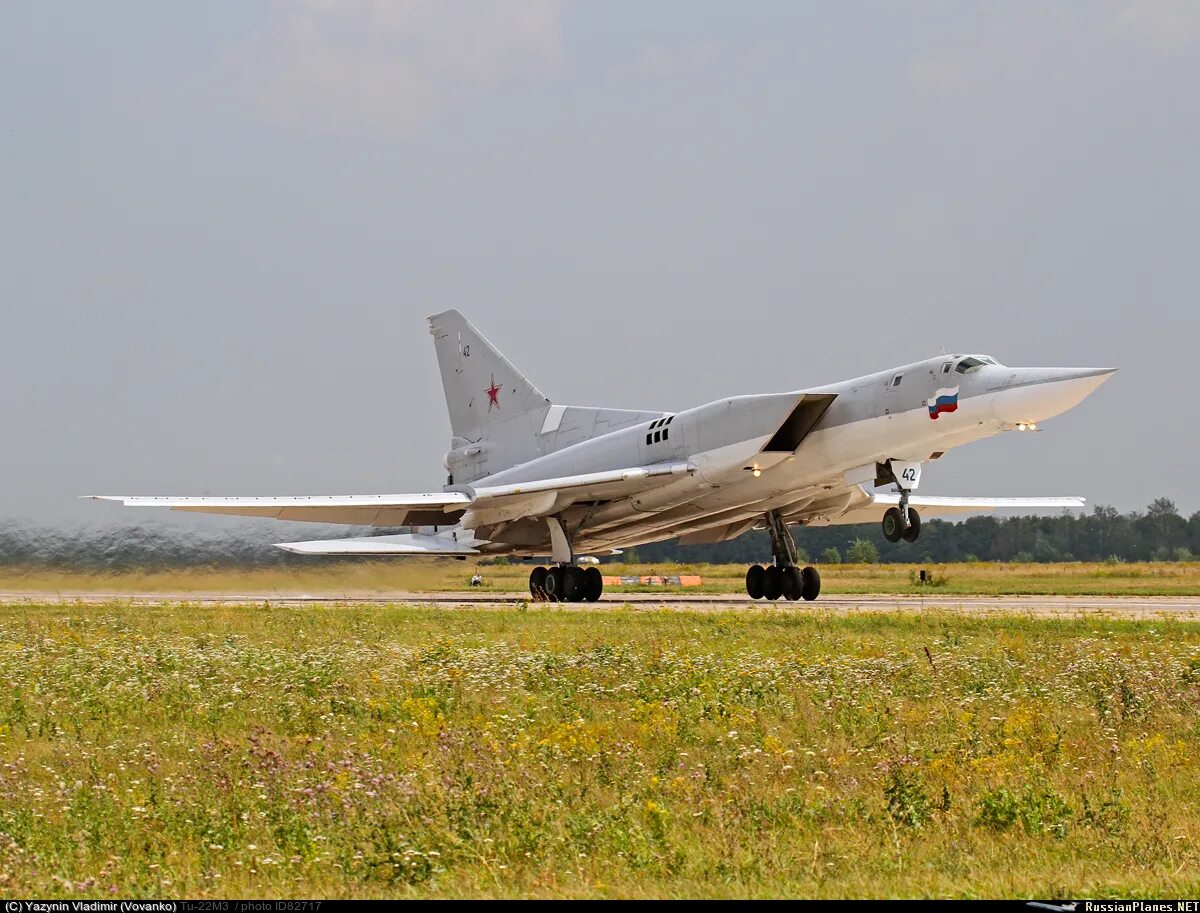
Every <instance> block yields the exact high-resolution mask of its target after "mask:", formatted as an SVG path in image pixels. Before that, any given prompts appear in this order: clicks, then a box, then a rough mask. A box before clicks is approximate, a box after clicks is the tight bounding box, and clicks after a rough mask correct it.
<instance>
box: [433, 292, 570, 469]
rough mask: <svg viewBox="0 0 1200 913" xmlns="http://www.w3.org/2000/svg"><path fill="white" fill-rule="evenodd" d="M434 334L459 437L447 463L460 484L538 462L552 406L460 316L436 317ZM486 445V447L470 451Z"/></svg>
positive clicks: (455, 313) (452, 426) (451, 313)
mask: <svg viewBox="0 0 1200 913" xmlns="http://www.w3.org/2000/svg"><path fill="white" fill-rule="evenodd" d="M429 332H430V333H431V334H432V335H433V345H434V348H435V349H436V350H437V357H438V367H439V368H440V370H441V373H442V389H443V391H444V392H445V394H446V408H447V409H448V410H449V412H450V431H451V433H452V434H453V435H454V441H453V443H452V445H451V446H452V450H451V453H450V454H449V455H448V457H447V464H448V465H447V468H449V469H450V471H451V476H452V477H455V478H454V481H456V482H467V481H471V480H473V479H474V478H478V477H479V476H480V475H483V474H486V473H489V472H496V471H498V470H500V469H505V468H507V467H508V466H513V465H516V464H517V463H520V462H524V461H525V460H528V459H532V458H533V457H535V456H537V455H538V454H539V449H538V447H537V444H536V441H535V436H536V435H537V433H538V431H539V430H540V429H541V427H542V422H543V420H544V418H545V415H546V412H547V411H548V410H549V408H550V401H549V400H548V399H546V397H545V396H544V395H543V394H542V392H541V391H540V390H539V389H538V388H537V387H535V386H534V385H533V384H531V383H530V382H529V381H528V380H526V378H525V377H524V376H523V375H522V374H521V372H519V371H518V370H517V369H516V368H514V367H513V366H512V363H511V362H509V360H508V359H507V358H505V357H504V356H503V355H501V354H500V353H499V352H498V351H497V350H496V348H495V346H493V345H492V344H491V343H490V342H488V341H487V339H485V338H484V336H483V334H482V333H480V332H479V331H478V330H477V329H475V327H474V326H472V325H471V322H470V321H469V320H467V319H466V318H465V317H463V315H462V314H460V313H459V312H458V311H444V312H443V313H441V314H435V315H434V316H432V317H430V318H429ZM480 443H483V444H485V446H484V447H482V448H480V447H478V446H476V447H473V448H472V447H470V446H469V445H471V444H475V445H479V444H480ZM459 451H464V452H463V453H461V454H460V453H459ZM466 451H472V452H470V453H466ZM451 463H456V464H458V465H457V466H456V467H452V466H450V465H449V464H451ZM456 469H457V470H458V471H457V472H456Z"/></svg>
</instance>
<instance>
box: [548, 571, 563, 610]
mask: <svg viewBox="0 0 1200 913" xmlns="http://www.w3.org/2000/svg"><path fill="white" fill-rule="evenodd" d="M565 585H566V584H565V582H564V576H563V568H561V567H552V568H550V570H548V571H546V599H547V600H549V601H550V602H563V601H564V600H563V587H564V586H565Z"/></svg>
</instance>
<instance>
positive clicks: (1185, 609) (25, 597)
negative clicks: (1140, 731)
mask: <svg viewBox="0 0 1200 913" xmlns="http://www.w3.org/2000/svg"><path fill="white" fill-rule="evenodd" d="M113 602H120V603H126V604H131V605H145V606H154V605H163V604H177V603H189V604H193V605H207V606H230V607H237V606H242V607H255V606H262V605H265V604H269V605H272V606H278V607H296V608H300V607H304V606H321V605H325V606H337V605H353V606H370V605H400V604H403V605H414V606H441V607H445V608H458V609H464V610H471V609H476V610H482V609H498V608H513V607H515V606H518V605H524V606H526V608H528V609H529V610H531V611H557V612H603V611H643V612H653V611H677V612H726V611H733V612H781V613H796V614H800V613H809V614H813V613H829V612H832V613H837V614H854V613H863V612H876V613H878V612H906V613H914V612H949V613H961V614H964V615H1001V614H1010V615H1029V616H1039V617H1048V618H1075V617H1092V616H1095V617H1112V618H1126V619H1147V620H1152V619H1175V620H1179V621H1197V620H1200V596H960V595H935V594H932V593H930V594H913V595H878V594H872V595H836V594H832V595H828V596H822V597H821V598H820V599H818V600H817V601H815V602H787V601H785V600H779V601H778V602H766V601H763V600H758V601H754V600H750V599H748V598H746V597H745V596H744V595H743V596H739V595H736V594H712V593H697V594H688V593H662V594H658V593H628V594H622V593H607V594H605V596H604V598H603V599H601V600H600V602H595V603H586V602H585V603H537V602H532V601H531V600H530V599H529V596H528V594H522V593H495V592H486V591H479V590H473V591H463V592H455V593H406V592H396V593H346V594H329V593H322V594H307V593H211V592H209V593H184V592H180V593H152V594H151V593H123V592H112V593H105V592H63V593H34V592H8V593H0V604H9V605H14V604H16V605H20V604H28V605H34V604H38V605H44V604H60V605H83V606H87V605H102V604H105V603H113Z"/></svg>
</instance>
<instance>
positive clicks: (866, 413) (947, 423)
mask: <svg viewBox="0 0 1200 913" xmlns="http://www.w3.org/2000/svg"><path fill="white" fill-rule="evenodd" d="M429 329H430V332H431V333H432V335H433V340H434V348H435V350H436V351H437V358H438V364H439V367H440V369H441V375H442V386H443V388H444V390H445V394H446V405H447V407H448V409H449V412H450V429H451V434H452V435H453V436H452V437H451V441H450V450H449V452H447V453H446V456H445V462H444V465H445V468H446V471H447V477H446V484H445V485H444V486H443V488H442V490H441V491H438V492H423V493H418V494H396V495H388V494H384V495H346V496H309V495H305V496H298V497H125V496H110V495H99V496H91V497H97V498H99V499H100V500H110V501H119V502H121V503H122V504H124V505H126V506H129V507H168V508H172V509H174V510H182V511H195V512H199V513H210V514H235V515H239V516H252V517H273V518H277V519H280V520H305V521H310V522H319V523H340V524H347V525H353V526H373V527H383V528H393V529H395V528H402V529H404V531H402V532H395V531H392V530H389V531H388V532H386V533H384V534H380V535H373V536H352V537H349V538H341V539H329V540H321V541H315V542H289V543H282V544H280V546H279V547H280V548H283V549H287V550H288V551H290V552H295V553H297V554H301V555H445V556H453V557H459V558H465V557H467V556H477V555H484V556H485V555H512V556H518V557H522V558H535V559H536V558H541V559H548V561H547V562H546V565H548V566H546V565H540V566H538V567H536V568H534V569H533V571H532V573H531V574H530V576H529V586H530V592H531V594H532V595H533V596H534V597H535V598H547V599H551V600H560V601H567V602H574V601H581V600H589V601H594V600H596V599H599V598H600V595H601V592H602V590H603V580H602V578H601V575H600V572H599V570H598V569H597V568H596V567H594V566H588V567H586V568H584V567H582V566H580V562H579V561H578V560H577V559H578V557H579V556H581V555H585V554H592V555H604V554H617V553H619V550H620V549H622V548H627V547H630V546H634V545H640V544H643V543H647V542H656V541H659V540H662V539H668V538H674V537H679V540H680V542H682V543H684V544H693V543H711V542H723V541H725V540H728V539H733V538H735V537H737V536H740V535H741V534H742V533H744V532H746V531H747V530H750V529H754V528H763V527H765V528H766V529H767V531H768V532H769V534H770V542H771V552H772V554H771V560H770V561H769V562H764V564H756V565H754V566H753V567H751V568H750V569H749V570H748V571H747V572H746V592H747V595H749V596H750V597H751V598H753V599H763V598H765V599H771V600H774V599H779V598H780V597H784V598H786V599H790V600H796V599H805V600H813V599H816V598H817V595H818V594H819V593H820V590H821V578H820V575H819V574H818V572H817V570H816V568H813V567H800V566H799V564H800V563H801V562H800V561H799V560H798V557H797V556H798V553H797V550H796V545H795V542H794V541H793V539H792V535H791V532H790V530H789V527H790V526H792V525H797V524H799V525H824V524H835V523H838V524H841V523H863V522H867V521H879V522H881V524H882V528H883V535H884V537H885V538H886V539H887V540H888V541H890V542H896V541H899V540H901V539H903V540H904V541H906V542H915V541H916V539H917V537H918V536H919V535H920V533H921V512H925V513H929V514H946V513H956V512H960V513H961V512H967V513H969V512H977V511H981V510H987V509H991V508H1028V509H1045V508H1054V507H1080V506H1082V505H1083V503H1084V499H1083V498H1079V497H1061V498H947V497H924V496H920V495H916V494H914V492H916V490H917V488H918V486H919V484H920V481H921V475H922V468H923V467H924V466H925V464H926V463H928V462H930V461H933V460H938V459H940V458H941V457H942V456H943V455H944V454H945V453H946V452H947V451H948V450H950V449H951V448H954V447H959V446H961V445H963V444H967V443H970V442H971V441H976V440H979V439H980V438H985V437H989V436H991V435H994V434H999V433H1001V432H1004V431H1036V430H1037V427H1038V425H1039V423H1041V422H1044V421H1046V420H1047V419H1049V418H1052V417H1053V416H1055V415H1058V414H1060V413H1062V412H1065V411H1066V410H1067V409H1070V408H1071V407H1072V406H1075V405H1076V404H1078V403H1079V402H1081V401H1082V400H1083V399H1084V398H1085V397H1087V396H1088V395H1089V394H1090V393H1092V391H1094V390H1095V389H1096V388H1097V387H1099V386H1100V384H1102V383H1104V381H1106V380H1107V379H1108V378H1109V377H1111V376H1112V375H1113V373H1114V371H1115V369H1093V368H1009V367H1006V366H1004V365H1002V364H1000V363H999V362H998V361H996V360H995V359H994V358H991V357H989V356H987V355H939V356H936V357H934V358H928V359H925V360H924V361H918V362H914V363H913V364H908V365H902V366H900V367H898V368H891V369H889V370H887V371H881V372H879V373H876V374H869V375H867V376H865V377H858V378H855V379H854V380H847V381H843V382H841V383H836V384H830V385H829V386H824V387H814V388H812V389H808V390H795V391H792V392H788V393H766V394H758V395H750V396H731V397H727V398H725V399H720V400H717V401H716V402H711V403H706V404H704V405H702V406H697V407H695V408H693V409H687V410H685V411H683V412H662V411H657V410H652V411H637V410H627V409H607V408H595V407H590V406H564V405H558V404H556V403H553V402H551V400H550V399H548V398H547V397H546V396H545V395H544V394H543V393H542V392H541V391H540V390H539V389H538V388H537V387H535V386H534V385H533V384H532V383H530V382H529V380H527V379H526V378H525V377H524V375H522V374H521V373H520V372H519V371H517V369H516V368H514V367H513V365H512V364H511V363H510V362H509V361H508V359H506V358H505V357H504V356H503V355H501V354H500V352H499V351H497V350H496V348H495V347H494V346H492V345H491V343H489V342H488V341H487V339H485V338H484V337H483V336H482V335H481V334H480V333H479V331H478V330H476V329H475V327H474V326H472V325H471V324H470V323H469V322H468V321H467V320H466V318H464V317H463V316H462V315H461V314H460V313H459V312H458V311H453V310H451V311H446V312H444V313H441V314H437V315H435V316H433V317H430V318H429ZM889 488H890V489H891V490H887V489H889ZM881 489H883V490H881ZM764 557H765V556H764Z"/></svg>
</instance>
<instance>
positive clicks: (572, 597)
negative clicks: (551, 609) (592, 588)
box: [563, 564, 587, 602]
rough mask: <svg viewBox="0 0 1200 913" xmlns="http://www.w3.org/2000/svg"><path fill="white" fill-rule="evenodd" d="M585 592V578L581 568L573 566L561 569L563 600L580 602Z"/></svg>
mask: <svg viewBox="0 0 1200 913" xmlns="http://www.w3.org/2000/svg"><path fill="white" fill-rule="evenodd" d="M586 592H587V576H586V575H585V574H584V572H583V568H581V567H577V566H576V565H574V564H571V565H568V566H567V567H565V568H563V598H564V599H565V600H566V601H567V602H580V601H581V600H582V599H583V596H584V594H585V593H586Z"/></svg>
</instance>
